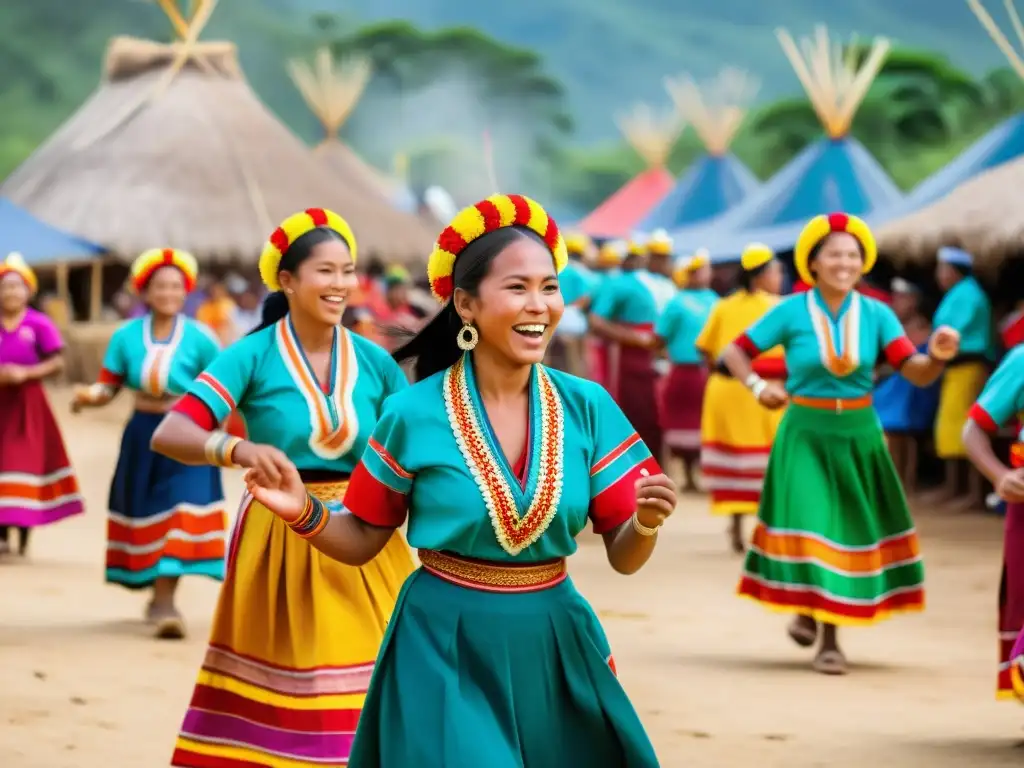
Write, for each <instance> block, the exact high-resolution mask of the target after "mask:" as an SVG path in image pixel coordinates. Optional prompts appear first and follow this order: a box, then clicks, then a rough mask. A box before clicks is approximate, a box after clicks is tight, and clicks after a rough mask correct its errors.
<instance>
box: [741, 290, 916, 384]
mask: <svg viewBox="0 0 1024 768" xmlns="http://www.w3.org/2000/svg"><path fill="white" fill-rule="evenodd" d="M736 343H737V344H738V345H739V346H740V348H742V349H743V350H744V351H745V352H746V353H747V354H748V355H751V356H752V357H753V356H756V355H759V354H760V353H761V351H762V350H764V349H770V348H771V347H774V346H776V345H782V346H783V347H784V348H785V350H786V367H787V369H788V372H789V377H788V379H787V382H786V389H787V390H788V391H789V392H790V394H793V395H801V396H804V397H824V398H855V397H862V396H864V395H867V394H869V393H870V392H871V391H872V389H873V387H874V370H875V366H876V363H877V362H878V358H879V355H881V354H884V355H885V357H886V359H887V360H888V362H889V363H890V365H892V367H893V368H895V369H896V370H899V368H900V366H902V365H903V363H905V362H906V361H907V360H908V359H909V358H910V357H911V356H912V355H913V354H914V353H915V351H916V350H915V349H914V344H913V343H912V342H911V341H910V339H908V338H907V336H906V334H905V333H904V331H903V326H902V325H900V321H899V320H898V319H897V318H896V313H894V312H893V311H892V310H891V309H890V308H889V307H887V306H886V305H885V304H883V303H882V302H880V301H878V300H877V299H872V298H869V297H867V296H864V295H862V294H860V293H858V292H856V291H851V292H850V294H849V295H848V296H847V297H846V299H845V300H844V301H843V304H842V306H841V307H840V308H839V313H838V314H837V315H833V314H832V313H831V311H830V310H829V309H828V307H827V306H826V305H825V302H824V300H823V299H822V298H821V293H820V292H819V291H818V290H817V289H816V288H815V289H813V290H810V291H807V292H806V293H799V294H795V295H793V296H787V297H786V298H785V299H783V300H782V301H780V302H779V303H778V304H777V305H775V307H774V308H772V309H771V311H769V312H768V313H767V314H766V315H765V316H764V317H762V318H761V319H760V320H759V321H758V322H757V323H756V324H755V325H754V326H753V327H752V328H750V330H748V331H747V332H746V333H745V334H743V335H742V336H740V337H739V338H738V339H737V340H736Z"/></svg>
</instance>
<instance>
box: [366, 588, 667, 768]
mask: <svg viewBox="0 0 1024 768" xmlns="http://www.w3.org/2000/svg"><path fill="white" fill-rule="evenodd" d="M613 670H614V664H613V663H612V660H611V650H610V648H609V645H608V640H607V638H606V637H605V634H604V631H603V630H602V629H601V626H600V624H599V622H598V620H597V616H596V615H595V614H594V612H593V610H592V609H591V608H590V606H589V605H588V604H587V602H586V600H584V599H583V596H582V595H580V593H579V592H577V591H576V588H575V586H573V584H572V581H571V580H570V579H566V580H565V581H563V582H561V583H560V584H558V585H557V586H554V587H551V588H549V589H545V590H542V591H538V592H528V593H516V594H504V593H502V594H495V593H489V592H482V591H478V590H473V589H468V588H465V587H461V586H457V585H455V584H452V583H450V582H447V581H444V580H442V579H440V578H438V577H437V576H434V575H433V574H431V573H429V572H427V571H425V570H423V569H422V568H421V569H419V570H417V571H416V572H414V573H413V575H412V576H410V577H409V579H408V581H407V582H406V584H405V587H404V589H403V590H402V594H401V595H400V596H399V598H398V604H397V605H396V607H395V612H394V614H393V615H392V618H391V623H390V624H389V626H388V630H387V633H386V635H385V638H384V643H383V645H382V646H381V650H380V655H379V656H378V659H377V666H376V668H375V670H374V673H373V679H372V681H371V683H370V689H369V692H368V693H367V696H366V702H365V704H364V705H363V711H362V714H361V716H360V719H359V727H358V730H357V732H356V738H355V743H354V744H353V747H352V753H351V757H350V758H349V764H348V765H349V768H412V767H413V766H415V768H575V767H576V766H578V767H579V768H656V766H658V765H659V763H658V758H657V757H656V755H655V754H654V748H653V746H652V745H651V742H650V740H649V739H648V737H647V734H646V733H645V732H644V728H643V725H641V723H640V719H639V718H638V717H637V714H636V712H635V710H634V709H633V707H632V705H631V704H630V702H629V699H628V698H627V696H626V692H625V690H623V688H622V686H621V684H620V683H619V681H618V679H617V678H616V676H615V673H614V671H613Z"/></svg>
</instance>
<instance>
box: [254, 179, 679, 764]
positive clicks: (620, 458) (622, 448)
mask: <svg viewBox="0 0 1024 768" xmlns="http://www.w3.org/2000/svg"><path fill="white" fill-rule="evenodd" d="M552 257H554V259H552ZM564 262H565V249H564V245H563V243H562V239H561V236H560V235H559V234H558V230H557V227H556V226H555V224H554V222H553V221H552V220H551V219H549V218H548V216H547V214H546V213H545V212H544V211H543V209H542V208H540V206H539V205H537V204H536V203H534V202H532V201H530V200H527V199H526V198H523V197H520V196H518V195H510V196H497V195H496V196H494V197H491V198H488V199H487V200H484V201H482V202H480V203H477V205H475V206H473V207H471V208H469V209H467V210H465V211H463V212H462V213H460V214H459V215H458V216H457V217H456V219H455V220H454V221H453V222H452V224H451V225H450V226H449V227H448V228H447V229H446V230H445V231H444V232H443V233H442V234H441V236H440V238H439V240H438V244H437V248H436V249H435V251H434V254H433V256H432V257H431V262H430V267H429V273H430V277H431V282H432V286H433V288H434V292H435V295H437V297H438V298H439V299H440V300H441V301H443V302H446V303H445V306H444V308H443V309H442V311H441V313H440V314H439V315H438V316H437V317H436V318H435V319H434V321H433V322H432V323H431V324H430V325H428V326H427V328H426V329H424V330H423V331H422V332H421V333H420V334H419V335H418V336H416V337H415V338H414V339H413V340H412V341H410V342H409V343H408V344H407V345H406V347H405V348H404V349H403V350H400V351H399V352H398V353H396V356H397V357H398V358H399V359H403V358H405V357H407V356H409V357H412V358H415V360H416V366H415V367H416V375H417V379H418V380H419V381H418V383H417V384H415V385H414V386H412V387H411V388H410V389H408V390H405V391H404V392H401V393H398V394H396V395H394V396H392V397H391V398H389V399H388V401H387V403H386V404H385V406H384V413H383V415H382V417H381V420H380V422H379V423H378V424H377V428H376V429H375V430H374V432H373V435H372V436H371V438H370V440H369V446H368V449H367V451H366V453H365V454H364V455H363V460H362V462H361V463H360V464H359V466H358V467H357V468H356V470H355V473H354V474H353V478H352V484H351V486H350V487H349V491H348V493H347V494H346V496H345V499H344V503H343V504H326V505H324V504H322V503H321V501H320V500H317V499H315V498H312V497H309V496H307V494H306V492H305V490H304V489H303V487H302V485H301V483H299V482H298V478H296V477H295V475H294V473H289V474H286V475H284V476H283V477H282V478H281V479H280V480H278V481H274V480H272V479H271V478H268V477H266V476H265V475H264V474H263V473H262V472H259V471H256V472H251V473H249V476H248V478H247V479H248V482H249V487H250V490H251V491H252V493H253V494H254V495H255V496H256V498H258V499H260V500H261V501H262V502H263V503H265V504H267V505H268V507H270V508H271V509H273V510H275V511H276V512H277V513H278V514H279V515H281V516H282V518H284V519H286V520H288V521H290V524H291V525H298V526H309V525H318V524H319V523H317V522H316V521H318V520H320V519H324V515H328V516H329V520H330V522H329V523H328V524H327V526H326V528H324V530H323V531H322V533H320V534H319V535H317V536H315V537H314V538H312V539H311V541H312V543H313V545H314V546H316V547H319V548H321V549H322V550H323V551H324V552H325V553H328V554H330V555H331V556H332V557H336V558H338V559H340V560H342V561H344V562H350V563H358V562H363V561H365V560H366V559H367V558H370V557H372V556H373V555H374V553H375V552H376V551H377V550H378V549H379V548H380V546H381V543H382V542H383V541H385V540H386V539H387V537H388V536H390V535H391V532H392V531H394V530H395V529H396V528H397V527H398V526H400V525H402V523H403V522H405V521H406V520H408V525H409V541H410V542H411V543H412V544H414V545H415V546H417V547H419V555H420V561H421V563H422V567H421V568H420V569H419V570H417V571H415V572H414V573H413V575H412V576H411V577H410V578H409V579H408V581H407V582H406V584H405V587H404V589H403V591H402V595H401V597H400V599H399V604H398V606H397V607H396V609H395V614H394V616H393V617H392V620H391V623H390V625H389V627H388V634H387V637H386V638H385V641H384V646H383V647H382V649H381V653H380V656H379V657H378V661H377V668H376V670H375V671H374V676H373V682H372V684H371V686H370V692H369V695H368V697H367V701H366V705H365V707H364V709H363V713H362V718H361V719H360V721H359V729H358V732H357V734H356V742H355V745H354V747H353V751H352V756H351V759H350V761H349V768H408V766H418V768H506V767H508V768H511V766H522V765H529V766H531V768H564V766H587V768H612V766H614V767H615V768H620V767H621V766H627V765H628V766H630V768H654V767H655V766H657V765H658V759H657V757H656V756H655V753H654V749H653V748H652V746H651V744H650V741H649V740H648V738H647V736H646V734H645V733H644V729H643V726H642V725H641V724H640V720H639V719H638V717H637V715H636V712H635V711H634V710H633V708H632V706H631V705H630V703H629V700H628V698H627V697H626V693H625V691H624V690H623V688H622V686H621V684H620V683H619V682H618V680H617V679H616V676H615V666H614V662H613V661H612V654H611V649H610V647H609V645H608V640H607V638H606V637H605V635H604V632H603V631H602V630H601V627H600V624H599V623H598V620H597V617H596V616H595V614H594V612H593V610H592V609H591V608H590V606H589V605H588V603H587V602H586V600H584V599H583V597H582V596H581V595H580V594H579V592H577V591H576V588H575V587H574V586H573V583H572V580H571V579H570V578H569V577H568V574H567V573H566V567H565V559H566V557H567V556H569V555H571V554H572V553H573V552H574V551H575V550H576V542H575V538H576V536H577V534H579V533H580V532H581V531H582V530H583V528H584V526H585V524H586V521H587V518H588V517H589V518H590V519H591V520H592V521H593V523H594V530H595V531H596V532H598V533H600V534H601V535H602V536H603V538H604V543H605V547H606V549H607V553H608V559H609V562H610V563H611V565H612V567H613V568H615V569H616V570H617V571H619V572H621V573H633V572H635V571H637V570H639V569H640V568H641V567H642V566H643V565H644V563H645V562H646V561H647V559H648V558H649V557H650V555H651V553H652V551H653V550H654V546H655V543H656V541H657V531H658V527H659V526H660V525H661V524H662V522H663V521H664V519H665V518H666V517H667V516H668V515H669V514H671V512H672V510H673V508H674V506H675V501H676V498H675V489H674V487H673V486H672V483H671V481H669V479H668V478H667V477H665V476H664V475H663V474H662V473H661V470H660V469H659V467H658V464H657V462H656V461H655V459H654V457H653V456H652V455H651V452H650V451H649V450H648V448H647V446H645V445H644V443H643V442H642V441H641V440H640V438H639V436H638V435H637V434H636V432H635V431H634V429H633V428H632V427H631V426H630V425H629V422H628V421H627V420H626V418H625V416H624V415H623V413H622V411H621V410H620V409H619V408H618V407H617V406H616V405H615V404H614V402H613V401H612V399H611V397H610V396H609V395H608V394H607V393H606V392H605V391H604V390H603V389H602V388H601V387H600V386H599V385H597V384H594V383H593V382H589V381H586V380H583V379H578V378H576V377H573V376H568V375H566V374H563V373H561V372H559V371H553V370H549V369H547V368H545V367H544V366H542V365H540V364H539V363H540V361H541V360H542V359H543V356H544V351H545V349H546V347H547V344H548V341H549V340H550V338H551V334H552V332H553V331H554V328H555V326H556V325H557V323H558V321H559V319H560V317H561V315H562V310H563V302H562V297H561V295H560V293H559V288H558V277H557V271H558V269H559V268H560V267H561V266H563V265H564ZM325 507H326V509H325Z"/></svg>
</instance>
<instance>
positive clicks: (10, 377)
mask: <svg viewBox="0 0 1024 768" xmlns="http://www.w3.org/2000/svg"><path fill="white" fill-rule="evenodd" d="M27 379H28V372H27V371H26V370H25V368H24V367H22V366H20V365H0V384H2V385H7V386H10V387H16V386H18V385H19V384H23V383H24V382H25V381H26V380H27Z"/></svg>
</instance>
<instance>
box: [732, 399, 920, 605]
mask: <svg viewBox="0 0 1024 768" xmlns="http://www.w3.org/2000/svg"><path fill="white" fill-rule="evenodd" d="M758 518H759V520H758V525H757V528H756V530H755V531H754V537H753V541H752V544H751V548H750V551H749V552H748V553H747V558H746V562H745V564H744V567H743V577H742V579H741V581H740V586H739V593H740V595H742V596H744V597H750V598H753V599H754V600H757V601H759V602H761V603H762V604H764V605H765V606H767V607H769V608H773V609H777V610H781V611H787V612H791V613H799V614H804V615H807V616H812V617H814V618H815V619H817V620H819V621H825V622H829V623H833V624H871V623H874V622H876V621H879V620H881V619H884V618H886V617H888V616H890V615H891V614H893V613H899V612H907V611H920V610H922V609H923V608H924V566H923V564H922V562H921V550H920V544H919V542H918V538H917V533H916V532H915V530H914V524H913V522H912V520H911V518H910V510H909V509H908V508H907V501H906V498H905V497H904V495H903V488H902V486H901V484H900V481H899V477H898V476H897V474H896V470H895V468H894V467H893V464H892V459H891V458H890V457H889V452H888V450H887V449H886V446H885V439H884V436H883V434H882V427H881V424H880V423H879V421H878V416H877V414H876V413H875V410H874V409H873V408H862V409H858V410H850V411H844V412H842V413H835V412H833V411H824V410H818V409H814V408H808V407H804V406H799V405H791V406H790V407H789V409H788V410H787V412H786V415H785V417H784V418H783V420H782V424H781V425H780V427H779V431H778V434H777V435H776V437H775V444H774V445H773V447H772V452H771V457H770V459H769V461H768V469H767V472H766V475H765V481H764V491H763V492H762V494H761V504H760V508H759V511H758Z"/></svg>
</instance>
